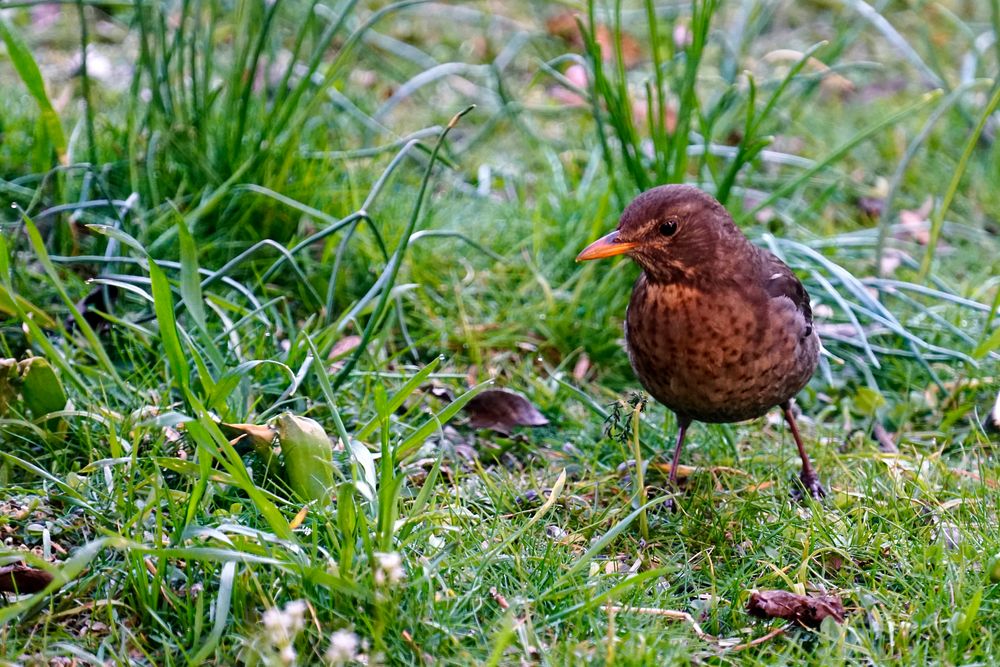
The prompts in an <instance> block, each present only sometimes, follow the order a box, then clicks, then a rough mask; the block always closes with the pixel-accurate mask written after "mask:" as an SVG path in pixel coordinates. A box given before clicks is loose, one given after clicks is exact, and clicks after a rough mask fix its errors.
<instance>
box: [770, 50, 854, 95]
mask: <svg viewBox="0 0 1000 667" xmlns="http://www.w3.org/2000/svg"><path fill="white" fill-rule="evenodd" d="M804 55H805V54H804V53H802V52H801V51H795V50H794V49H777V50H775V51H771V52H770V53H768V54H766V55H765V56H764V62H766V63H775V62H793V63H794V62H798V61H800V60H802V56H804ZM806 65H808V67H809V68H810V69H812V70H813V71H814V72H817V73H818V74H820V75H821V76H822V77H823V78H822V79H821V80H820V83H819V85H820V88H821V89H822V90H823V91H824V92H827V93H832V94H835V95H838V96H841V97H842V96H844V95H847V94H848V93H852V92H854V84H853V83H852V82H851V80H850V79H848V78H846V77H844V76H842V75H840V74H838V73H837V72H834V71H833V70H832V69H830V68H829V67H828V66H827V65H826V63H824V62H823V61H822V60H820V59H819V58H814V57H812V56H809V59H808V60H806Z"/></svg>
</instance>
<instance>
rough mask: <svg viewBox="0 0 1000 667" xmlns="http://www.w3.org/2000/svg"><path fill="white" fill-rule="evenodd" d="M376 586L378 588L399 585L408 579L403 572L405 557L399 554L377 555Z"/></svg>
mask: <svg viewBox="0 0 1000 667" xmlns="http://www.w3.org/2000/svg"><path fill="white" fill-rule="evenodd" d="M373 576H374V579H375V584H376V585H377V586H384V585H386V584H389V585H390V586H392V585H395V584H398V583H399V582H401V581H402V580H403V579H405V578H406V572H405V571H404V570H403V557H402V556H400V555H399V554H398V553H397V552H395V551H393V552H391V553H376V554H375V573H374V575H373Z"/></svg>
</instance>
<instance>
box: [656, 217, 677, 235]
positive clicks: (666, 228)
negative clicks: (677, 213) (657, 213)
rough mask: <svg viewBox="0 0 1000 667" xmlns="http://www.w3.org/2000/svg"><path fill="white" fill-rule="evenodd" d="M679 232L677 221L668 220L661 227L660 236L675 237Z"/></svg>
mask: <svg viewBox="0 0 1000 667" xmlns="http://www.w3.org/2000/svg"><path fill="white" fill-rule="evenodd" d="M676 231H677V221H676V220H667V221H666V222H664V223H663V224H661V225H660V235H661V236H673V235H674V232H676Z"/></svg>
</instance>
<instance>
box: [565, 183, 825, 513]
mask: <svg viewBox="0 0 1000 667" xmlns="http://www.w3.org/2000/svg"><path fill="white" fill-rule="evenodd" d="M617 255H626V256H628V257H629V258H631V259H632V260H633V261H635V262H636V263H637V264H638V265H639V266H640V267H641V269H642V272H641V274H640V275H639V278H638V279H637V280H636V282H635V285H634V287H633V289H632V296H631V299H630V300H629V304H628V308H627V310H626V313H625V325H624V326H625V343H626V348H627V351H628V357H629V361H630V362H631V365H632V369H633V370H634V371H635V375H636V376H637V377H638V379H639V382H640V383H641V384H642V386H643V387H644V388H645V390H646V391H647V392H649V394H650V395H651V396H652V397H653V398H654V399H656V400H657V401H658V402H659V403H662V404H663V405H664V406H666V407H667V408H668V409H670V410H671V411H672V412H673V413H674V414H675V415H676V417H677V426H678V428H677V438H676V443H675V445H674V452H673V461H672V465H671V467H670V477H669V483H670V486H671V488H676V483H677V467H678V463H679V461H680V456H681V449H682V448H683V446H684V438H685V435H686V434H687V431H688V427H689V426H690V425H691V423H692V422H694V421H697V422H705V423H733V422H741V421H746V420H749V419H754V418H757V417H760V416H762V415H764V414H765V413H767V412H768V411H769V410H771V409H772V408H774V407H776V406H780V408H781V411H782V413H783V415H784V418H785V421H787V422H788V426H789V430H790V431H791V434H792V438H793V439H794V440H795V444H796V446H797V447H798V450H799V456H800V458H801V459H802V472H801V475H800V479H801V482H802V489H795V490H794V491H793V494H794V495H796V496H799V497H801V496H802V491H803V490H804V491H805V492H806V493H808V494H809V495H810V496H812V497H813V498H816V499H820V498H822V497H823V496H825V495H826V491H825V490H824V488H823V485H822V484H821V483H820V480H819V476H818V475H817V473H816V470H815V468H814V467H813V465H812V463H811V462H810V460H809V456H808V455H807V454H806V450H805V446H804V445H803V443H802V436H801V434H800V432H799V428H798V425H797V424H796V422H795V415H794V413H793V412H792V399H793V397H794V396H795V395H796V394H797V393H798V392H799V391H800V390H801V389H802V388H803V387H805V386H806V384H807V383H808V382H809V379H810V378H811V377H812V375H813V372H814V371H815V370H816V365H817V364H818V362H819V355H820V340H819V335H818V333H817V331H816V327H815V326H814V325H813V316H812V308H811V305H810V302H809V295H808V294H807V293H806V290H805V288H804V287H803V286H802V283H801V282H800V281H799V279H798V278H797V277H796V276H795V274H794V273H793V272H792V270H791V269H790V268H789V267H788V265H787V264H785V263H784V262H782V261H781V260H780V259H778V258H777V257H776V256H775V255H774V254H772V253H771V252H768V251H767V250H765V249H764V248H761V247H759V246H756V245H754V244H753V243H751V242H750V240H749V239H748V238H747V237H746V236H745V235H744V234H743V232H741V231H740V229H739V228H738V227H737V226H736V224H735V223H734V222H733V218H732V216H731V215H730V214H729V212H728V211H727V210H726V209H725V207H724V206H723V205H722V204H720V203H719V202H718V201H717V200H716V199H715V198H714V197H713V196H711V195H710V194H708V193H707V192H704V191H703V190H700V189H698V188H697V187H694V186H691V185H682V184H671V185H660V186H657V187H654V188H652V189H650V190H647V191H645V192H643V193H641V194H640V195H638V196H637V197H636V198H635V199H633V200H632V202H631V203H630V204H629V205H628V206H627V207H626V208H625V210H624V211H623V213H622V215H621V218H620V220H619V223H618V227H617V228H616V229H615V230H614V231H612V232H611V233H609V234H607V235H605V236H603V237H601V238H599V239H598V240H596V241H594V242H593V243H591V244H590V245H588V246H587V247H586V248H584V249H583V251H582V252H581V253H580V254H579V255H578V256H577V258H576V260H577V261H578V262H580V261H586V260H594V259H600V258H605V257H614V256H617Z"/></svg>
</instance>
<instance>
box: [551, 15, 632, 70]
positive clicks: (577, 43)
mask: <svg viewBox="0 0 1000 667" xmlns="http://www.w3.org/2000/svg"><path fill="white" fill-rule="evenodd" d="M576 20H577V12H574V11H572V10H567V11H563V12H559V13H558V14H555V15H553V16H551V17H550V18H549V19H548V20H547V21H546V22H545V29H546V30H547V31H548V33H549V34H550V35H552V36H553V37H558V38H559V39H562V40H564V41H565V42H567V43H568V44H570V45H572V46H573V47H574V48H576V49H583V35H581V34H580V26H579V25H578V24H577V22H576ZM593 30H594V41H596V42H597V44H598V45H599V46H600V47H601V59H602V60H603V61H604V62H606V63H610V62H613V61H614V60H615V59H616V57H617V50H618V49H617V44H615V34H614V32H613V31H612V30H611V28H609V27H608V26H606V25H604V24H603V23H600V24H598V25H597V27H596V28H594V29H593ZM621 50H622V63H623V64H624V65H625V68H626V69H631V68H633V67H635V66H636V65H637V64H638V63H639V61H640V60H641V59H642V45H641V44H640V43H639V40H638V39H636V38H635V37H634V36H632V35H631V34H629V33H627V32H625V31H622V32H621Z"/></svg>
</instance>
